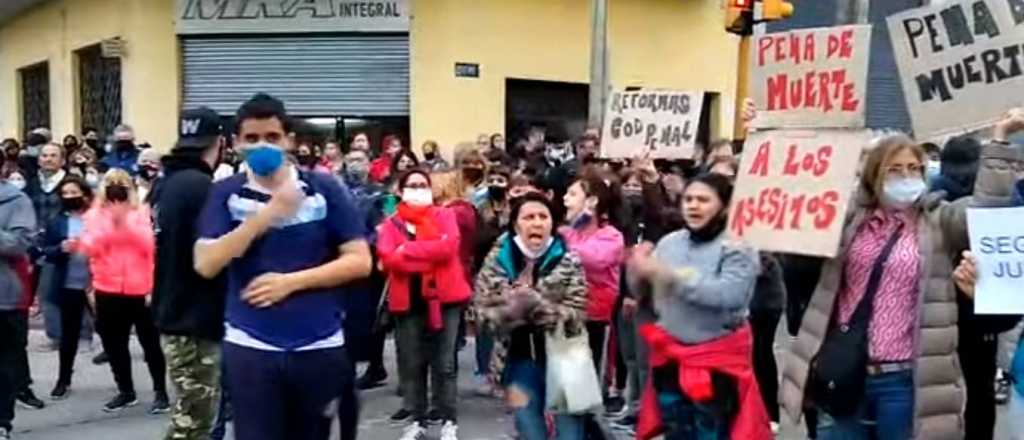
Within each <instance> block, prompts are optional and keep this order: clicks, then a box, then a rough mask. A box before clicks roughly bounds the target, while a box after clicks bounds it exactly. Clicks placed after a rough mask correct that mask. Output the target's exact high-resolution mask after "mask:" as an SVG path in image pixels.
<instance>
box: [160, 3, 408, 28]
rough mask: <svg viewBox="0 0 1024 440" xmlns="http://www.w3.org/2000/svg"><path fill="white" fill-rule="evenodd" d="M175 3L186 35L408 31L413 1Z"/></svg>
mask: <svg viewBox="0 0 1024 440" xmlns="http://www.w3.org/2000/svg"><path fill="white" fill-rule="evenodd" d="M176 1H177V9H176V15H175V17H176V29H177V32H178V34H182V35H188V34H245V33H261V34H263V33H308V32H408V31H409V0H176Z"/></svg>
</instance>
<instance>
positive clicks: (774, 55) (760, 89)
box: [750, 25, 871, 128]
mask: <svg viewBox="0 0 1024 440" xmlns="http://www.w3.org/2000/svg"><path fill="white" fill-rule="evenodd" d="M870 48H871V26H867V25H860V26H837V27H828V28H818V29H803V30H796V31H790V32H779V33H772V34H764V35H760V36H757V37H755V38H754V42H753V50H752V51H751V52H752V56H753V60H751V64H750V65H751V66H752V69H751V72H750V78H751V98H752V99H753V100H754V103H755V104H756V105H757V108H758V115H757V119H756V120H754V121H753V126H755V127H759V128H782V127H786V128H862V127H864V114H865V111H864V108H865V104H866V102H865V96H866V94H867V81H868V60H869V56H870V53H869V51H870Z"/></svg>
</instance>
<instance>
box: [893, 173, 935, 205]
mask: <svg viewBox="0 0 1024 440" xmlns="http://www.w3.org/2000/svg"><path fill="white" fill-rule="evenodd" d="M927 190H928V187H927V185H925V183H924V179H921V178H920V177H891V178H889V179H887V180H886V181H885V185H884V186H883V187H882V197H881V201H882V204H883V205H885V206H886V207H887V208H890V209H896V210H903V209H907V208H909V207H911V206H913V205H914V203H915V202H917V200H918V199H920V198H921V196H923V195H924V193H925V192H926V191H927Z"/></svg>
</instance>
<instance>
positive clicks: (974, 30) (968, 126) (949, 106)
mask: <svg viewBox="0 0 1024 440" xmlns="http://www.w3.org/2000/svg"><path fill="white" fill-rule="evenodd" d="M888 22H889V34H890V36H891V38H892V46H893V51H894V54H895V56H896V64H897V66H898V67H899V72H900V78H901V81H902V83H903V94H904V96H905V97H906V101H907V107H908V109H909V110H910V117H911V120H912V122H913V125H914V134H915V135H916V136H917V137H918V138H919V139H925V138H931V137H939V136H943V135H947V134H955V133H958V132H964V131H970V130H974V129H978V128H983V127H985V126H988V125H992V124H994V123H995V122H996V121H997V120H998V119H999V118H1000V117H1001V116H1002V115H1003V114H1004V113H1005V112H1006V110H1007V109H1009V108H1012V107H1015V106H1018V105H1020V104H1021V102H1022V101H1024V95H1022V93H1024V92H1022V91H1024V45H1022V44H1021V43H1024V0H952V1H946V2H942V3H940V4H936V5H932V6H927V7H923V8H918V9H912V10H909V11H906V12H901V13H899V14H896V15H893V16H890V17H889V18H888Z"/></svg>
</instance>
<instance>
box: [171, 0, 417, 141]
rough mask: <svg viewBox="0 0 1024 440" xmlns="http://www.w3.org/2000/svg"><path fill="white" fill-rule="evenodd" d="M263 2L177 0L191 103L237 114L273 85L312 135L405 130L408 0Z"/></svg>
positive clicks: (185, 90)
mask: <svg viewBox="0 0 1024 440" xmlns="http://www.w3.org/2000/svg"><path fill="white" fill-rule="evenodd" d="M257 3H258V2H247V1H243V0H237V1H236V0H231V1H217V2H211V1H201V0H178V3H177V5H178V9H177V12H178V17H177V18H178V21H177V23H176V26H177V32H178V36H179V41H180V50H181V60H182V105H183V106H184V107H185V108H192V107H196V106H200V105H205V106H209V107H211V108H213V109H215V110H217V111H218V112H220V113H221V114H224V115H230V114H232V113H234V111H235V110H236V109H237V108H238V105H239V104H241V103H242V102H243V101H245V100H246V99H248V98H249V97H251V96H252V95H253V94H255V93H258V92H266V93H269V94H271V95H273V96H275V97H277V98H279V99H281V100H283V101H284V102H285V103H286V105H287V106H288V111H289V113H290V114H292V115H294V116H297V117H299V118H302V119H305V120H306V122H308V124H303V125H304V126H305V127H306V129H307V130H308V132H307V133H300V135H301V134H306V135H309V136H311V137H312V138H313V141H314V142H322V141H324V140H326V139H323V138H345V137H351V132H353V131H363V130H368V131H370V132H371V137H373V138H379V137H378V136H374V135H379V136H382V135H384V134H397V135H400V136H402V137H403V138H405V139H408V116H409V9H408V4H407V1H375V2H374V1H369V2H368V1H359V2H345V1H342V2H291V3H290V5H291V6H288V2H281V3H282V5H279V6H280V7H278V8H270V7H267V6H266V5H264V6H260V5H258V4H257ZM300 130H302V125H300ZM318 138H319V139H318Z"/></svg>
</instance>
